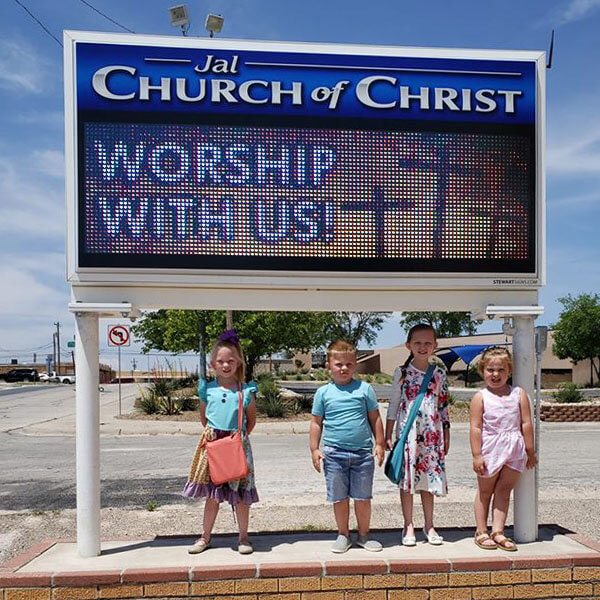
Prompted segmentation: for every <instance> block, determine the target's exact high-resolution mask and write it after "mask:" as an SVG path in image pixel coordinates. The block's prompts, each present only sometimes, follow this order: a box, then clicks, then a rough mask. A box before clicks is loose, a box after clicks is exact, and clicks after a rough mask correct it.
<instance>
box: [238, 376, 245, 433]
mask: <svg viewBox="0 0 600 600" xmlns="http://www.w3.org/2000/svg"><path fill="white" fill-rule="evenodd" d="M238 397H239V402H238V431H239V432H240V433H242V417H243V414H242V411H243V410H244V395H243V394H242V386H241V385H240V384H239V383H238Z"/></svg>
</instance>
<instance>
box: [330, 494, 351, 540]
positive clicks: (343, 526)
mask: <svg viewBox="0 0 600 600" xmlns="http://www.w3.org/2000/svg"><path fill="white" fill-rule="evenodd" d="M333 514H334V515H335V523H336V525H337V528H338V533H341V534H342V535H345V536H346V537H350V526H349V521H350V499H349V498H346V499H345V500H342V501H341V502H334V503H333Z"/></svg>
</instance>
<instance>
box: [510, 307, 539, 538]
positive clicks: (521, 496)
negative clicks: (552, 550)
mask: <svg viewBox="0 0 600 600" xmlns="http://www.w3.org/2000/svg"><path fill="white" fill-rule="evenodd" d="M533 319H534V317H533V316H515V317H513V323H514V327H515V333H514V335H513V383H514V384H515V385H518V386H520V387H522V388H523V389H524V390H525V391H526V392H527V395H528V396H529V402H530V408H531V414H532V415H533V414H534V413H533V407H532V406H531V398H533V395H534V374H535V350H534V331H533ZM514 499H515V509H514V516H515V526H514V534H515V540H516V541H517V542H534V541H535V540H536V539H537V536H538V528H537V521H536V505H535V473H534V470H530V469H525V471H523V473H522V474H521V476H520V477H519V480H518V482H517V485H516V486H515V491H514Z"/></svg>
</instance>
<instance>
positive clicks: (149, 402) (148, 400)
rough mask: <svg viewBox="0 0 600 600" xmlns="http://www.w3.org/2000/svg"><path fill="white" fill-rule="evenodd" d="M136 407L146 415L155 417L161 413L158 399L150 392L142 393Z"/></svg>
mask: <svg viewBox="0 0 600 600" xmlns="http://www.w3.org/2000/svg"><path fill="white" fill-rule="evenodd" d="M136 407H137V408H138V409H139V410H140V411H141V412H143V413H144V414H145V415H155V414H156V413H158V411H159V406H158V398H157V397H156V396H155V395H154V394H151V393H149V392H146V391H142V395H141V396H140V397H139V398H138V399H137V401H136Z"/></svg>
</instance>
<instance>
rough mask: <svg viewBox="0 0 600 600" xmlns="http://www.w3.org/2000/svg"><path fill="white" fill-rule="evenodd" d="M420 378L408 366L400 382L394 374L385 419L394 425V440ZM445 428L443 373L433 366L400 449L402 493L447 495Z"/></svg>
mask: <svg viewBox="0 0 600 600" xmlns="http://www.w3.org/2000/svg"><path fill="white" fill-rule="evenodd" d="M424 376H425V371H420V370H419V369H417V368H416V367H415V366H414V365H412V364H410V365H409V366H408V367H407V369H406V377H405V379H404V381H402V382H400V380H401V379H402V368H401V367H398V368H397V369H396V371H395V372H394V380H393V383H392V397H391V398H390V404H389V407H388V412H387V419H388V421H389V420H392V421H395V422H396V438H398V437H400V433H401V432H402V428H403V427H404V424H405V423H406V419H407V417H408V413H409V412H410V407H411V403H412V402H413V401H414V400H415V398H416V397H417V396H418V395H419V388H420V387H421V382H422V381H423V377H424ZM449 427H450V420H449V415H448V383H447V381H446V373H445V371H444V370H443V369H442V368H441V367H439V366H436V367H435V370H434V372H433V377H432V378H431V382H430V384H429V387H428V389H427V393H426V394H425V397H424V398H423V401H422V402H421V407H420V408H419V411H418V412H417V417H416V419H415V422H414V424H413V426H412V428H411V431H410V433H409V434H408V437H407V439H406V445H405V446H404V464H403V476H402V480H401V481H400V484H399V487H400V489H401V490H402V491H405V492H410V493H411V494H414V493H415V492H419V491H424V492H430V493H431V494H433V495H434V496H445V495H446V494H447V492H448V484H447V482H446V463H445V458H446V456H445V452H444V429H448V428H449Z"/></svg>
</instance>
